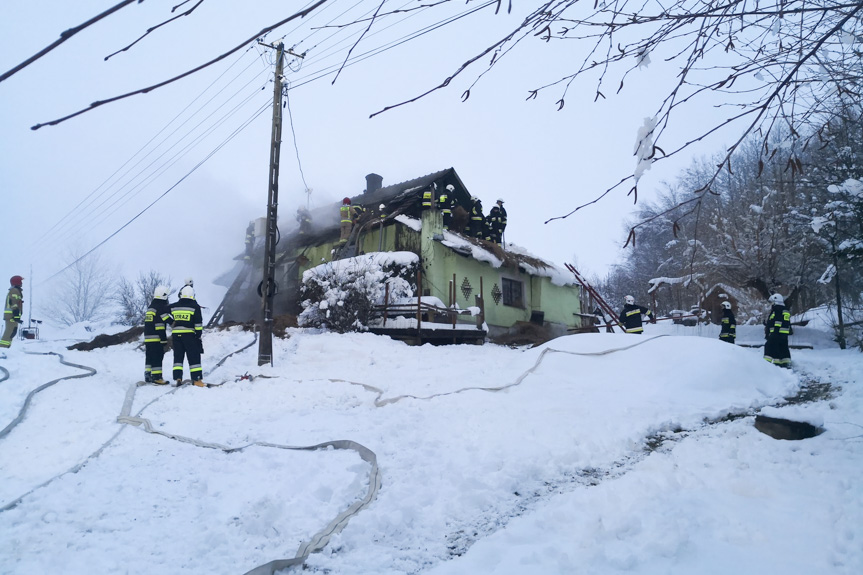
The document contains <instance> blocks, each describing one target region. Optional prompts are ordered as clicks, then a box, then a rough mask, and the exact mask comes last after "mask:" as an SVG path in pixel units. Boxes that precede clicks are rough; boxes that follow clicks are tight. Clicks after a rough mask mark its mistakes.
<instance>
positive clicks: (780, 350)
mask: <svg viewBox="0 0 863 575" xmlns="http://www.w3.org/2000/svg"><path fill="white" fill-rule="evenodd" d="M768 301H769V302H770V303H771V304H773V307H772V308H770V315H768V316H767V320H766V321H765V322H764V338H765V339H766V340H767V341H766V342H765V343H764V359H766V360H767V361H769V362H770V363H772V364H773V365H778V366H779V367H785V368H790V367H791V350H790V349H789V347H788V336H789V335H793V334H794V328H793V327H791V312H790V311H788V308H787V307H785V298H783V297H782V295H780V294H778V293H775V294H773V295H772V296H770V298H768Z"/></svg>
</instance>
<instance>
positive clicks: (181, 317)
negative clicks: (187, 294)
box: [171, 298, 204, 335]
mask: <svg viewBox="0 0 863 575" xmlns="http://www.w3.org/2000/svg"><path fill="white" fill-rule="evenodd" d="M171 316H172V317H173V318H174V321H173V324H172V327H173V329H172V333H176V334H182V333H195V334H198V335H200V334H201V332H203V330H204V322H203V319H202V317H201V306H199V305H198V302H196V301H195V300H193V299H190V298H182V299H180V301H178V302H175V303H172V304H171Z"/></svg>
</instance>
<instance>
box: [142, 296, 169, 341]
mask: <svg viewBox="0 0 863 575" xmlns="http://www.w3.org/2000/svg"><path fill="white" fill-rule="evenodd" d="M169 321H171V308H170V307H169V306H168V302H167V300H163V299H157V298H153V301H151V302H150V307H149V308H147V313H146V314H144V343H155V342H159V343H168V334H167V333H166V332H165V324H166V323H168V322H169Z"/></svg>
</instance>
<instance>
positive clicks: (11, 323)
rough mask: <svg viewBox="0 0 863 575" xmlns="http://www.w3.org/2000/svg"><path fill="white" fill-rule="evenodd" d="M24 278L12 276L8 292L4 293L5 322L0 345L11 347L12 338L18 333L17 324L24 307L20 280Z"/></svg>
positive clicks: (19, 321)
mask: <svg viewBox="0 0 863 575" xmlns="http://www.w3.org/2000/svg"><path fill="white" fill-rule="evenodd" d="M23 279H24V278H21V277H20V276H13V277H12V280H11V284H12V285H11V286H10V287H9V293H7V294H6V308H5V309H4V310H3V319H4V320H5V322H6V326H5V329H4V330H3V338H2V339H0V347H12V340H13V339H15V335H16V334H17V333H18V324H20V323H21V311H22V310H23V309H24V297H23V295H22V293H21V282H22V281H23Z"/></svg>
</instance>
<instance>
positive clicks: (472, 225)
mask: <svg viewBox="0 0 863 575" xmlns="http://www.w3.org/2000/svg"><path fill="white" fill-rule="evenodd" d="M468 212H469V214H470V221H469V222H468V227H467V233H466V234H465V235H467V236H468V237H471V238H480V239H482V237H483V235H484V233H485V217H484V216H483V215H482V202H481V201H480V199H479V198H478V197H476V196H471V197H470V210H468Z"/></svg>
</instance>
